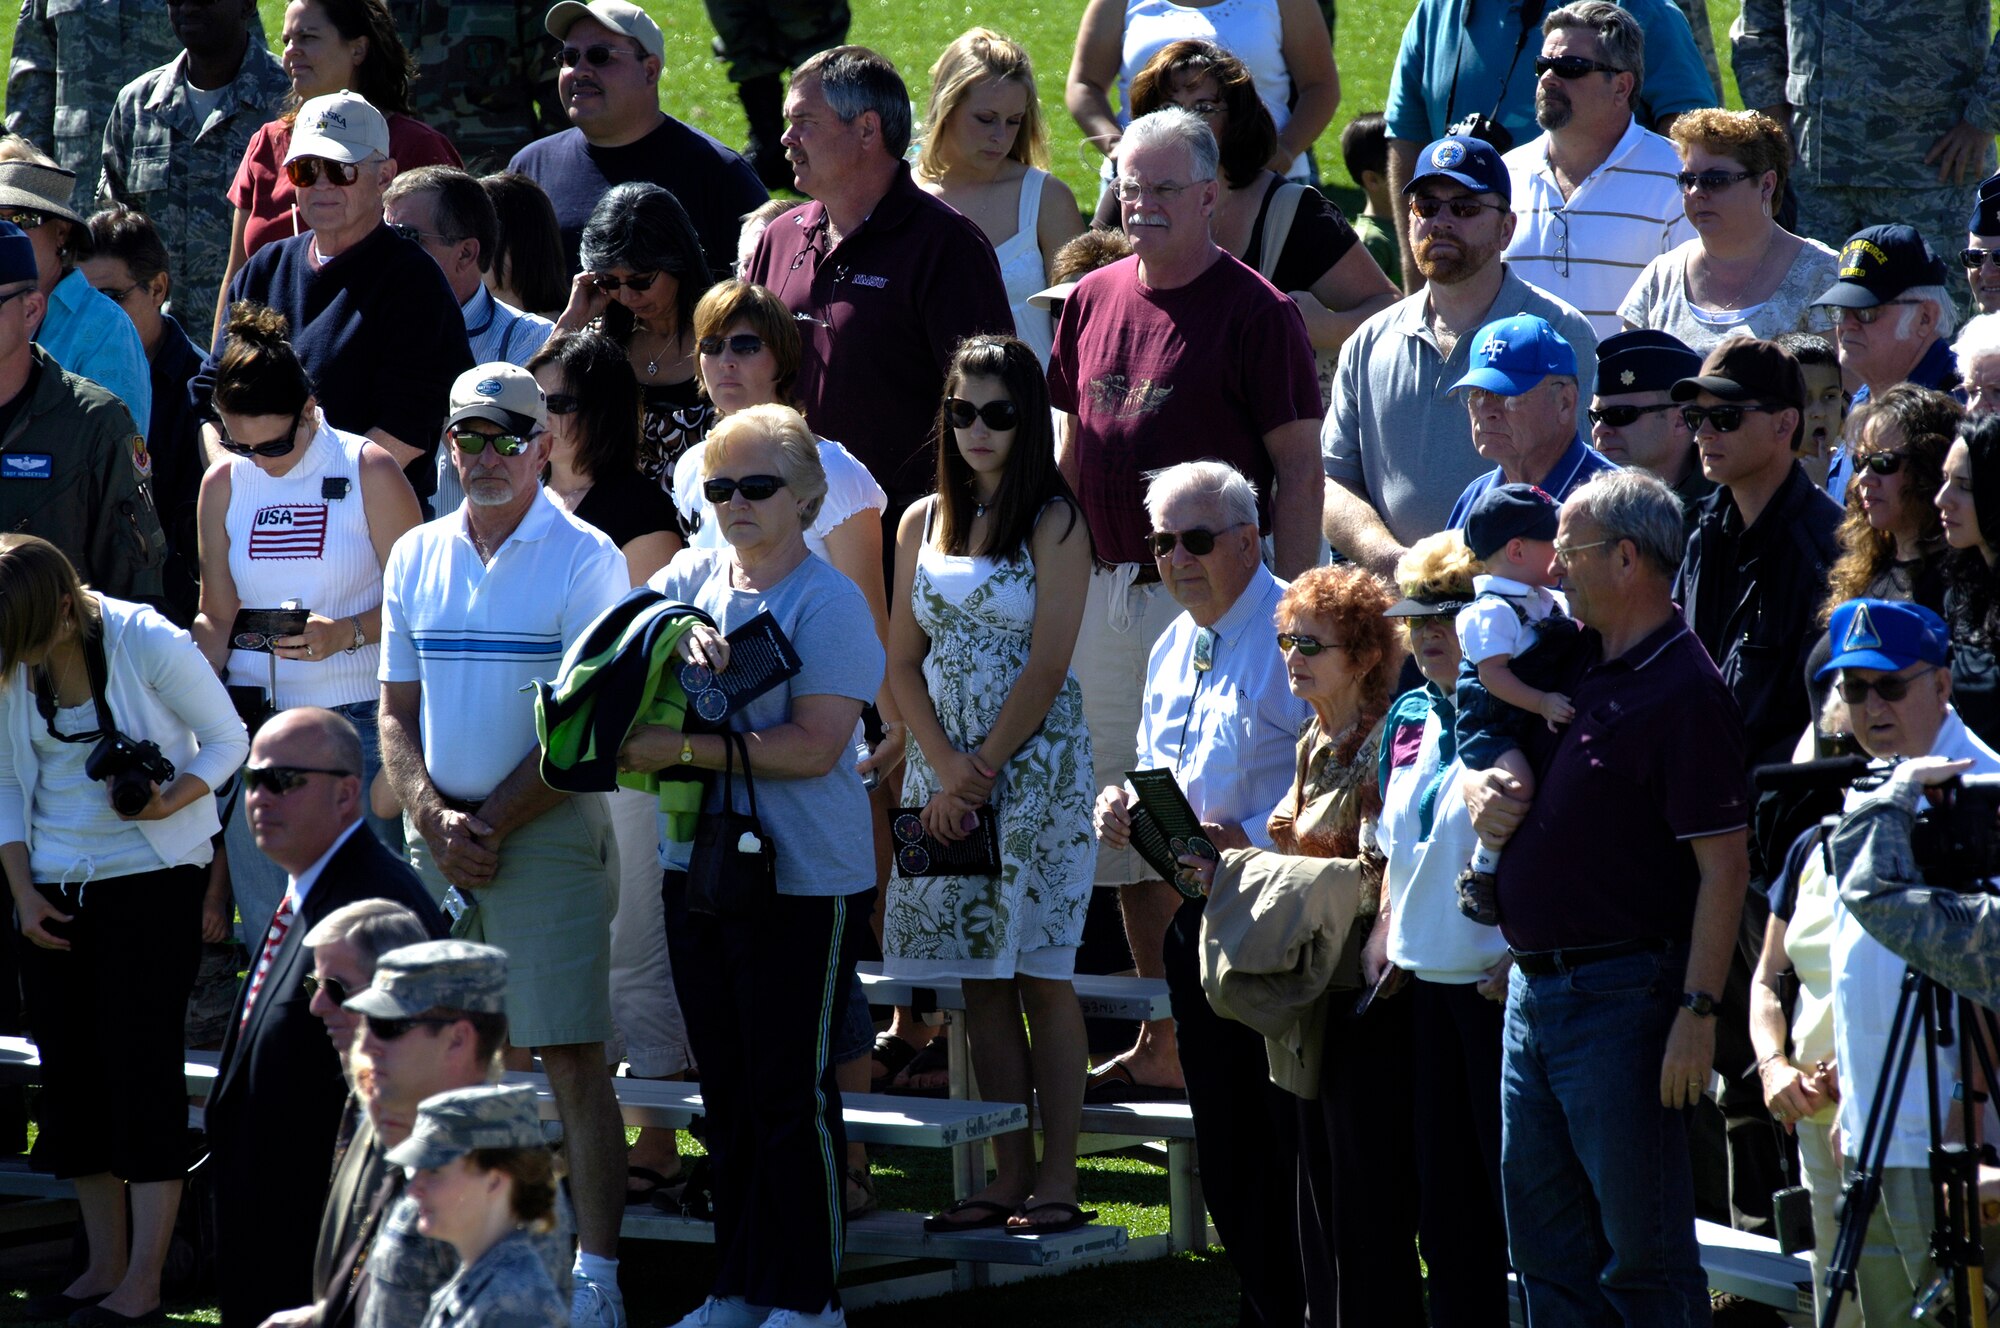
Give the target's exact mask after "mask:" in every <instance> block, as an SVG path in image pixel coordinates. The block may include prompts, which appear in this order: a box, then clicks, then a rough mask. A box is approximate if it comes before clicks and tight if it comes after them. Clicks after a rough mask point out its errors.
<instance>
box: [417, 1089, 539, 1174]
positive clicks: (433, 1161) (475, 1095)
mask: <svg viewBox="0 0 2000 1328" xmlns="http://www.w3.org/2000/svg"><path fill="white" fill-rule="evenodd" d="M545 1146H546V1145H545V1143H544V1140H543V1137H542V1118H541V1112H540V1111H539V1110H538V1109H537V1107H536V1099H535V1090H534V1089H533V1088H531V1087H529V1086H528V1085H527V1084H480V1085H479V1086H478V1087H476V1088H454V1089H452V1090H450V1091H449V1092H445V1093H439V1094H438V1095H437V1096H435V1097H427V1098H425V1099H424V1100H423V1102H422V1103H421V1104H420V1105H419V1106H418V1107H417V1123H416V1126H415V1128H414V1129H412V1130H411V1131H410V1137H409V1138H407V1139H405V1140H403V1142H402V1143H400V1144H397V1145H396V1146H395V1147H394V1148H392V1149H390V1150H389V1151H388V1152H387V1153H385V1154H383V1157H384V1158H385V1159H387V1160H388V1161H389V1162H390V1163H392V1164H393V1165H395V1166H399V1167H415V1168H417V1169H419V1170H429V1169H431V1168H433V1167H441V1166H444V1165H446V1164H447V1163H449V1162H453V1161H456V1160H457V1159H459V1158H461V1157H464V1156H465V1155H466V1154H467V1153H470V1152H471V1151H472V1150H473V1149H475V1148H542V1147H545Z"/></svg>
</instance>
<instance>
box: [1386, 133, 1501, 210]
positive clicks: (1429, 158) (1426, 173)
mask: <svg viewBox="0 0 2000 1328" xmlns="http://www.w3.org/2000/svg"><path fill="white" fill-rule="evenodd" d="M1437 175H1442V176H1443V177H1444V178H1445V179H1447V180H1456V181H1458V183H1460V184H1462V185H1464V186H1465V187H1466V188H1467V189H1470V190H1472V192H1474V193H1476V194H1498V195H1500V197H1502V198H1504V199H1507V200H1509V201H1512V199H1513V197H1514V179H1513V177H1512V176H1511V175H1509V174H1508V173H1507V163H1506V162H1504V161H1502V160H1501V159H1500V153H1499V150H1498V149H1496V148H1495V147H1494V146H1493V145H1492V144H1491V143H1488V142H1487V141H1486V140H1485V139H1483V138H1474V137H1472V136H1471V135H1470V134H1453V135H1451V136H1450V137H1448V138H1441V139H1439V140H1438V141H1437V142H1435V143H1432V144H1431V145H1430V146H1428V147H1426V148H1425V149H1424V150H1423V151H1422V152H1420V153H1418V154H1417V169H1416V172H1415V173H1414V174H1413V175H1411V176H1410V182H1409V183H1408V184H1406V185H1404V186H1403V192H1404V193H1406V194H1407V193H1409V192H1410V191H1411V190H1412V189H1415V188H1416V187H1417V185H1419V184H1420V183H1422V182H1423V181H1425V180H1428V179H1430V178H1431V177H1432V176H1437Z"/></svg>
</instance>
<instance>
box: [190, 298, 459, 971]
mask: <svg viewBox="0 0 2000 1328" xmlns="http://www.w3.org/2000/svg"><path fill="white" fill-rule="evenodd" d="M287 331H288V330H287V328H286V325H285V319H284V317H283V315H281V314H278V313H276V312H274V311H272V310H270V309H265V308H262V307H261V306H258V305H252V304H248V303H239V304H237V305H236V306H235V307H234V308H233V309H231V311H230V321H229V329H228V336H227V339H226V341H225V342H224V346H223V352H222V358H221V360H220V362H219V364H218V367H217V369H216V378H215V392H214V397H213V403H214V404H213V410H214V415H215V420H214V424H215V427H216V429H217V432H218V434H219V438H220V443H221V446H222V448H223V449H224V450H225V451H227V452H229V453H230V454H231V457H230V459H229V460H228V461H225V462H222V463H220V464H219V465H216V466H214V467H212V468H211V469H210V470H209V472H208V474H207V476H206V477H204V478H203V480H202V483H201V497H200V499H199V501H198V502H197V504H196V522H197V525H198V526H199V528H200V531H201V611H200V613H199V614H198V615H197V616H196V618H195V623H194V636H195V640H196V642H197V643H198V644H199V645H200V646H201V651H202V654H203V655H205V656H207V658H208V661H209V663H210V664H211V665H213V666H214V668H215V670H216V672H218V673H220V674H222V675H223V679H224V681H225V682H227V683H228V684H229V685H230V686H231V687H235V688H240V689H243V690H242V691H240V692H239V693H238V695H241V696H243V697H245V698H246V702H245V704H246V705H249V706H251V707H253V709H254V712H262V713H270V712H275V711H278V710H284V709H288V708H290V707H292V706H300V705H313V706H323V707H325V708H326V709H328V710H335V711H338V712H339V713H341V714H342V715H345V716H346V717H347V718H348V719H349V720H350V721H352V722H353V724H354V727H355V728H356V729H357V730H359V731H360V733H361V742H362V749H363V751H364V753H365V754H366V761H365V763H364V769H363V770H362V787H363V788H366V787H368V786H369V785H370V784H371V783H372V782H373V781H374V778H375V772H376V771H377V770H378V769H380V768H381V756H380V751H379V748H378V746H377V743H376V729H375V708H376V703H377V701H378V700H379V699H380V695H381V687H380V684H379V683H378V682H377V681H376V678H375V668H376V662H377V658H376V657H377V654H378V653H379V651H380V646H379V644H378V643H379V642H380V641H381V639H382V621H381V619H382V564H383V562H384V561H385V560H386V559H387V558H388V556H389V549H390V547H391V546H392V545H394V544H395V542H396V539H397V537H398V536H400V535H402V533H403V532H404V531H406V530H409V529H410V528H412V527H413V526H415V525H416V524H417V523H418V521H419V520H421V516H420V513H419V511H418V508H417V497H416V494H415V493H414V492H412V491H411V489H410V484H409V481H408V480H407V479H405V478H404V476H403V472H402V470H401V468H400V467H398V466H397V465H396V462H395V459H394V458H392V457H391V456H390V455H389V454H388V453H387V452H385V451H383V450H382V449H381V448H380V447H378V446H376V445H375V444H374V443H371V442H369V441H368V440H367V439H365V438H362V437H361V436H359V435H358V434H351V433H345V432H342V431H341V430H338V429H335V428H334V427H333V426H331V425H330V424H328V423H327V422H326V417H325V415H324V413H323V412H322V411H321V410H320V408H319V404H318V401H317V400H316V399H315V397H314V395H313V389H312V384H311V382H310V381H308V379H307V377H306V372H305V369H304V368H303V367H302V366H301V365H300V364H299V360H298V356H297V355H296V354H294V353H293V351H292V345H291V342H290V341H288V340H287V339H286V338H287ZM285 604H295V605H298V606H300V607H302V608H304V609H305V610H306V622H305V629H304V630H303V631H300V632H295V633H286V634H282V635H278V636H274V637H269V638H265V637H262V636H260V635H259V634H258V633H256V632H254V631H239V630H238V628H237V625H236V624H237V615H238V614H239V613H240V612H241V611H242V610H244V609H265V610H270V609H277V608H279V607H280V606H281V605H285ZM274 688H275V690H274ZM241 801H242V800H241V799H239V800H238V802H239V806H238V808H237V810H236V812H235V814H233V815H232V816H231V817H230V819H229V837H228V851H229V869H230V881H231V886H232V888H233V890H234V891H235V896H236V904H237V911H238V914H239V916H241V918H242V919H243V926H244V928H245V929H246V930H252V929H256V928H259V927H261V926H262V925H263V922H264V920H265V919H266V918H268V917H270V915H271V913H272V911H273V910H275V909H276V908H277V906H278V902H279V900H280V899H282V898H283V897H284V891H285V875H286V874H285V871H284V869H283V868H281V867H279V866H278V865H277V864H276V863H274V862H272V861H271V860H270V859H269V858H267V857H265V856H264V854H263V853H262V852H260V851H259V850H258V848H257V842H256V839H255V837H254V836H253V835H252V834H251V832H250V824H249V820H248V813H247V810H246V809H244V808H243V807H242V806H241V805H240V804H241ZM371 824H372V825H373V826H374V829H375V833H376V834H377V835H378V836H380V837H381V839H382V842H384V843H385V844H391V845H394V844H400V843H401V842H402V839H401V827H400V826H399V825H398V824H397V823H396V822H394V821H388V820H383V819H381V818H379V817H375V818H371ZM252 939H254V938H252ZM245 943H246V944H248V940H246V942H245Z"/></svg>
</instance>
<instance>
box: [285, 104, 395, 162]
mask: <svg viewBox="0 0 2000 1328" xmlns="http://www.w3.org/2000/svg"><path fill="white" fill-rule="evenodd" d="M378 153H379V154H380V155H382V156H384V157H386V156H388V155H389V122H388V121H387V120H385V119H383V118H382V112H380V111H378V110H376V109H375V108H374V107H373V106H370V105H369V104H368V99H367V98H366V97H364V96H362V95H361V94H360V93H358V92H349V91H347V89H345V88H342V89H341V90H340V91H339V92H329V93H327V94H326V95H325V96H324V97H314V98H313V99H312V100H311V101H309V102H307V103H306V104H305V105H303V106H301V107H299V115H298V119H297V120H295V121H293V122H292V146H291V150H290V151H288V152H286V153H285V160H286V161H293V160H296V159H297V158H299V157H324V158H325V159H326V160H328V161H342V162H347V163H348V164H350V165H352V164H353V163H355V162H360V161H366V160H368V159H369V158H370V157H372V156H375V155H377V154H378Z"/></svg>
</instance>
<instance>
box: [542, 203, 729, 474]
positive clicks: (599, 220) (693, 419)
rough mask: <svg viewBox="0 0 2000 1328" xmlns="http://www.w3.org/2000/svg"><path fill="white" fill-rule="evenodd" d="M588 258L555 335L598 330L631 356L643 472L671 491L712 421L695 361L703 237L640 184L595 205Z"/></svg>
mask: <svg viewBox="0 0 2000 1328" xmlns="http://www.w3.org/2000/svg"><path fill="white" fill-rule="evenodd" d="M581 256H582V260H583V271H581V272H579V273H577V274H576V279H575V280H574V281H573V282H572V283H571V285H570V294H569V305H568V307H567V308H565V309H564V310H563V311H562V316H561V317H559V318H557V319H556V330H557V331H558V332H573V331H578V330H580V329H582V328H585V327H595V328H596V329H597V330H598V331H600V332H602V333H604V334H605V335H606V336H608V337H610V338H611V339H612V340H613V341H615V342H617V343H618V345H619V347H620V348H621V349H623V350H624V352H625V358H626V361H627V362H628V363H629V364H630V365H631V366H632V376H633V377H634V378H636V379H638V380H639V395H640V398H641V399H642V400H643V401H644V403H645V425H644V429H643V432H642V434H641V436H640V439H639V473H640V474H642V475H644V476H645V477H646V478H647V479H649V480H652V481H653V482H655V483H656V484H658V485H659V486H660V488H661V489H662V490H664V491H666V492H669V493H671V492H672V491H673V479H674V463H675V462H676V461H678V460H680V457H681V453H683V452H685V451H687V449H688V448H690V447H692V446H693V445H694V444H695V443H697V442H699V441H700V440H701V438H702V436H703V435H704V434H706V433H707V432H708V426H709V425H710V424H712V423H713V422H714V412H713V411H712V410H711V408H710V407H709V404H708V403H707V402H706V401H705V400H703V398H702V394H701V382H700V379H699V378H698V376H697V374H696V372H695V363H694V342H695V332H694V306H695V301H697V300H699V299H700V298H701V295H702V292H703V291H705V290H707V289H708V284H709V274H708V260H707V259H706V258H704V257H703V256H702V251H701V240H700V238H699V237H698V236H697V235H696V234H695V229H694V223H693V222H692V221H690V220H688V214H687V209H685V208H683V207H682V206H681V204H680V200H679V199H677V198H675V197H674V196H673V195H672V194H670V193H668V192H667V191H666V190H664V189H662V188H660V186H658V185H656V184H646V183H644V182H642V181H635V182H633V183H630V184H621V185H618V186H616V187H615V188H613V189H611V190H609V191H608V192H606V194H605V195H604V197H603V198H601V199H599V200H598V203H597V206H596V207H595V208H594V209H592V211H591V214H590V221H589V223H588V224H587V225H586V226H585V227H584V228H583V240H582V250H581Z"/></svg>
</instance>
